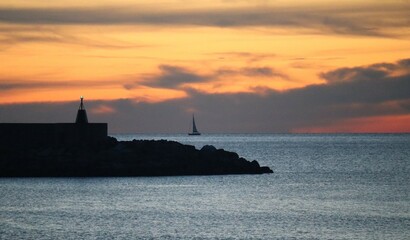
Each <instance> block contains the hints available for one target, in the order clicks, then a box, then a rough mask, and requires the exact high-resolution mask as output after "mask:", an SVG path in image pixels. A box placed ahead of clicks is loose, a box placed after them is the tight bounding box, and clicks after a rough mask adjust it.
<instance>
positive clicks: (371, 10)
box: [0, 3, 410, 36]
mask: <svg viewBox="0 0 410 240" xmlns="http://www.w3.org/2000/svg"><path fill="white" fill-rule="evenodd" d="M403 4H405V3H403ZM403 4H399V3H396V4H389V5H387V4H384V5H383V4H379V5H374V6H370V5H347V6H343V7H341V6H335V7H329V6H320V7H315V6H310V7H309V8H307V7H305V6H301V7H275V8H273V7H266V6H264V7H248V8H222V9H193V10H165V9H162V8H155V9H153V8H150V9H147V8H143V7H129V6H127V7H118V6H109V7H94V8H91V7H83V8H78V7H77V8H76V7H71V8H7V7H2V8H0V22H4V23H13V24H39V25H40V24H49V25H73V24H76V25H94V24H95V25H154V26H165V25H168V26H169V25H173V26H212V27H254V26H264V27H290V28H301V29H311V30H313V31H316V32H319V33H323V32H325V33H333V34H349V35H370V36H381V35H383V36H386V35H387V34H386V33H384V32H383V29H385V28H408V22H409V21H410V17H409V16H410V10H409V8H408V7H405V6H403ZM134 9H135V10H134Z"/></svg>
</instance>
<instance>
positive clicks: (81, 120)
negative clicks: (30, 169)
mask: <svg viewBox="0 0 410 240" xmlns="http://www.w3.org/2000/svg"><path fill="white" fill-rule="evenodd" d="M80 99H81V102H80V108H79V109H78V112H77V118H76V119H75V123H77V124H86V123H88V118H87V112H86V111H85V108H84V98H83V96H81V98H80Z"/></svg>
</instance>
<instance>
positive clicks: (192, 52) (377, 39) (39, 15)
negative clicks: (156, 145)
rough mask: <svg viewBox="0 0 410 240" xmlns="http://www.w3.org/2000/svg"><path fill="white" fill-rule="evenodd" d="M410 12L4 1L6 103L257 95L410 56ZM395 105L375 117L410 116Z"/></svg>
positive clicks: (317, 0) (0, 45) (0, 27)
mask: <svg viewBox="0 0 410 240" xmlns="http://www.w3.org/2000/svg"><path fill="white" fill-rule="evenodd" d="M409 16H410V3H409V2H408V1H400V0H391V1H376V0H362V1H324V0H311V1H296V0H293V1H290V0H287V1H285V0H276V1H241V0H237V1H226V0H225V1H222V0H220V1H217V0H212V1H206V3H205V2H202V1H201V2H194V3H191V2H187V1H182V0H167V1H161V4H158V3H156V2H151V1H131V0H119V1H114V0H103V1H101V0H100V1H86V2H84V1H79V0H74V1H73V0H71V1H65V0H62V1H51V2H50V1H45V0H40V1H23V0H12V1H8V0H2V1H0V60H1V67H0V104H22V103H24V104H28V103H33V102H64V101H73V100H74V99H76V98H77V97H78V96H80V95H85V96H86V99H87V100H118V99H129V100H132V101H135V102H147V103H160V102H164V101H165V102H166V101H171V100H175V99H184V98H189V96H190V94H189V92H190V91H197V92H200V93H201V94H205V95H213V94H239V93H250V94H256V95H260V94H263V91H262V92H261V91H260V90H261V89H268V90H271V91H279V92H286V91H291V90H294V89H303V88H306V87H309V86H313V85H315V84H316V85H317V84H319V85H320V84H329V83H328V82H327V80H326V79H324V78H323V75H321V74H323V73H327V72H331V71H335V70H337V69H342V68H353V67H358V66H370V65H372V64H376V63H397V62H398V61H399V60H401V59H406V58H408V57H409V56H410V42H409V40H410V27H409V25H408V22H409V20H410V19H409V18H410V17H409ZM405 70H406V69H405ZM176 73H177V74H178V75H177V76H175V74H176ZM395 74H399V75H400V74H401V73H399V72H398V71H395ZM404 74H407V72H406V71H404ZM174 77H175V78H177V77H179V78H178V79H174ZM164 79H165V80H167V79H171V80H169V81H174V82H172V83H171V82H168V83H164V82H161V81H164ZM167 81H168V80H167ZM409 91H410V89H409ZM187 109H188V107H187ZM195 109H196V111H201V109H198V108H197V107H196V108H195ZM97 110H98V109H97ZM97 110H94V111H95V112H98V111H97ZM100 110H101V109H100ZM101 111H102V110H101ZM109 112H110V111H109ZM111 112H113V111H111ZM397 114H398V115H397V117H395V116H391V113H387V112H386V113H383V112H380V115H379V116H374V115H372V116H369V117H370V118H369V119H368V120H369V121H371V120H372V119H375V118H376V119H378V121H380V122H386V125H388V124H390V125H391V124H394V123H395V122H396V121H399V120H398V119H402V118H401V117H402V116H404V118H407V117H408V116H410V115H409V114H410V113H408V112H407V113H406V112H403V111H402V112H397ZM399 116H400V117H399ZM355 117H360V119H363V118H364V119H366V118H367V116H355ZM0 120H1V119H0ZM317 124H318V125H317V126H311V130H312V131H322V130H323V129H327V130H329V131H335V132H339V131H359V130H358V129H360V132H362V131H375V130H374V128H373V127H369V128H366V125H368V122H367V121H366V120H363V121H362V120H360V121H356V120H354V119H353V118H352V119H346V118H343V119H339V121H334V120H332V121H331V122H327V123H317ZM310 125H311V124H309V126H310ZM326 126H328V127H326ZM349 126H351V127H349ZM399 126H400V127H399V128H394V129H393V130H394V131H395V132H397V131H399V132H400V129H402V130H403V131H409V124H406V123H405V122H404V123H400V124H399ZM322 127H323V129H322ZM295 129H300V130H301V131H306V130H308V129H307V128H306V127H303V126H295V127H291V128H290V129H288V130H289V131H297V130H295ZM383 129H384V130H383ZM390 129H391V128H387V127H386V128H383V124H381V126H380V131H390ZM393 130H392V131H393ZM309 131H310V130H309ZM378 132H379V131H378Z"/></svg>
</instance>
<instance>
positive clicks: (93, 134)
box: [0, 97, 108, 146]
mask: <svg viewBox="0 0 410 240" xmlns="http://www.w3.org/2000/svg"><path fill="white" fill-rule="evenodd" d="M107 134H108V126H107V123H88V118H87V112H86V111H85V108H84V103H83V97H81V103H80V108H79V109H78V112H77V117H76V121H75V123H0V144H2V145H3V146H16V145H20V146H23V145H26V146H59V145H93V144H98V143H101V142H104V141H106V139H107Z"/></svg>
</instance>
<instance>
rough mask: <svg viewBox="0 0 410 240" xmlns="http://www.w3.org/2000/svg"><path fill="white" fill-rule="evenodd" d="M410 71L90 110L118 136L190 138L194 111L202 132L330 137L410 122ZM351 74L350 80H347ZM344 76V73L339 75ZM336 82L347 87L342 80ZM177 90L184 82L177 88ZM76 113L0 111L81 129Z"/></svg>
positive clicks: (52, 108)
mask: <svg viewBox="0 0 410 240" xmlns="http://www.w3.org/2000/svg"><path fill="white" fill-rule="evenodd" d="M408 63H409V61H408V60H407V59H406V60H401V61H398V62H396V63H379V64H374V65H370V66H362V67H357V68H346V69H343V71H342V72H343V74H330V73H331V72H329V73H324V76H331V78H332V80H331V81H333V82H329V83H324V84H318V85H310V86H307V87H304V88H298V89H292V90H288V91H284V92H278V91H275V90H271V89H264V94H254V93H237V94H205V93H200V92H196V91H195V90H192V89H191V90H190V91H189V93H190V94H189V96H188V97H187V98H180V99H173V100H169V101H163V102H159V103H148V102H135V101H134V100H132V99H123V100H113V101H87V102H86V103H85V104H86V108H87V109H90V111H89V119H90V121H92V122H108V123H109V130H110V132H117V133H118V132H187V131H188V130H189V119H190V116H191V112H190V111H189V109H196V110H197V112H196V114H195V116H196V117H197V123H198V127H199V128H200V130H201V131H203V132H291V131H294V130H297V129H314V127H318V128H317V129H326V128H320V127H323V126H331V127H332V128H327V129H336V130H337V126H336V125H337V124H336V123H343V122H345V123H349V122H352V121H353V122H355V121H354V119H366V118H367V117H369V118H378V117H380V118H382V117H383V116H399V115H400V116H408V115H409V114H410V91H409V89H410V74H409V73H408V72H406V71H404V72H403V71H401V70H403V69H407V70H410V69H409V65H408ZM375 66H377V68H379V69H383V68H381V66H388V67H384V69H385V70H384V71H385V74H376V75H374V73H371V70H372V69H373V68H375ZM349 69H350V72H351V73H348V71H349ZM358 69H359V71H358ZM388 69H395V70H394V71H397V70H400V71H399V72H400V73H402V74H400V75H397V74H396V72H395V74H393V75H392V73H393V72H391V71H392V70H388ZM365 70H369V71H370V73H369V74H368V75H366V74H367V73H368V72H367V71H365ZM163 71H164V72H165V73H177V75H178V74H181V75H182V76H186V75H187V76H190V74H187V73H185V70H184V69H182V68H175V67H169V66H167V67H163ZM338 71H340V69H337V70H335V71H333V72H336V73H337V72H338ZM379 71H381V70H379ZM181 72H182V73H181ZM358 73H360V74H358ZM165 75H166V74H165ZM337 76H340V78H341V79H339V80H338V79H336V78H337ZM346 76H350V77H346ZM369 76H375V77H374V78H370V77H369ZM361 77H363V78H361ZM189 78H191V77H189ZM164 79H166V78H164ZM171 79H173V78H171ZM194 79H200V77H197V76H196V77H194ZM164 81H167V80H164ZM184 82H185V81H184ZM161 84H163V83H161ZM178 84H182V82H181V81H179V80H178V81H177V80H175V82H172V84H170V85H178ZM165 85H169V83H167V84H165ZM101 106H104V107H103V108H102V107H101ZM77 108H78V102H77V101H75V102H70V103H60V104H54V103H44V104H40V103H33V104H8V105H0V122H67V121H74V119H75V113H76V109H77ZM92 109H100V110H101V109H103V110H104V109H105V110H107V109H110V110H109V111H111V114H100V112H99V111H93V110H92ZM105 110H104V112H106V111H105ZM390 118H391V119H395V118H394V117H390ZM352 119H353V120H352ZM363 122H365V121H363ZM335 124H336V125H335ZM357 127H358V126H355V128H357ZM365 127H366V126H364V129H366V128H365ZM339 129H341V128H339ZM342 129H349V128H342ZM336 130H335V131H336Z"/></svg>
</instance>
